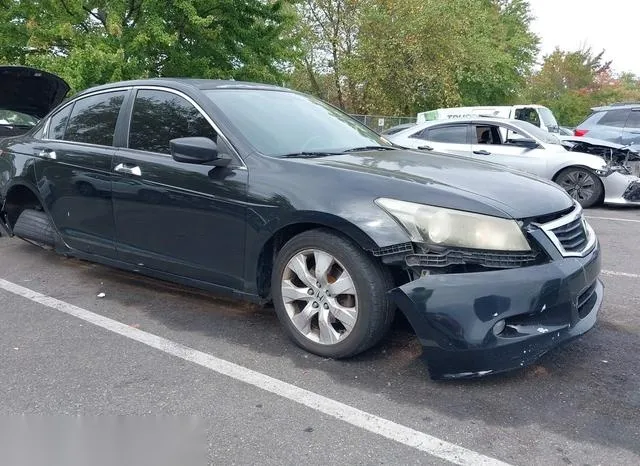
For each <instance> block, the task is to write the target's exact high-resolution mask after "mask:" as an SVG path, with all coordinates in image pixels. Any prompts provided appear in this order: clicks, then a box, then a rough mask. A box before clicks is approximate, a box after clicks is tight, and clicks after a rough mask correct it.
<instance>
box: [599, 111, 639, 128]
mask: <svg viewBox="0 0 640 466" xmlns="http://www.w3.org/2000/svg"><path fill="white" fill-rule="evenodd" d="M629 113H631V110H629V109H624V110H609V111H608V112H606V113H605V114H604V116H603V117H602V118H600V121H599V122H598V125H603V126H614V127H616V128H624V125H625V123H626V122H627V118H629Z"/></svg>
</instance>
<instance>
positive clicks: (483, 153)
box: [473, 150, 491, 155]
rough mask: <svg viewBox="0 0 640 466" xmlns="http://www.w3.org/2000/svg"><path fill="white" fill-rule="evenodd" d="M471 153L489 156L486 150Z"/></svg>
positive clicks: (489, 153)
mask: <svg viewBox="0 0 640 466" xmlns="http://www.w3.org/2000/svg"><path fill="white" fill-rule="evenodd" d="M473 153H474V154H476V155H491V152H489V151H486V150H474V151H473Z"/></svg>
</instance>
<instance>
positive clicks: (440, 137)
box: [429, 125, 467, 144]
mask: <svg viewBox="0 0 640 466" xmlns="http://www.w3.org/2000/svg"><path fill="white" fill-rule="evenodd" d="M429 140H431V141H433V142H449V143H453V144H466V143H467V127H466V126H462V125H458V126H443V127H441V128H431V129H430V130H429Z"/></svg>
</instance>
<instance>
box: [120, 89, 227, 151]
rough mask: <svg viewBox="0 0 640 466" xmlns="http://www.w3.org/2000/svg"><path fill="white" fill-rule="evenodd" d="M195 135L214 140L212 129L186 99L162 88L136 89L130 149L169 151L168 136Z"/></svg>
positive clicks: (130, 132)
mask: <svg viewBox="0 0 640 466" xmlns="http://www.w3.org/2000/svg"><path fill="white" fill-rule="evenodd" d="M196 136H201V137H206V138H210V139H213V140H214V141H215V140H216V132H215V130H214V129H213V128H212V127H211V125H210V124H209V122H208V121H207V120H206V119H205V118H204V117H203V116H202V114H201V113H200V112H199V111H198V110H197V109H196V108H195V107H194V106H193V105H192V104H191V103H189V102H188V101H187V100H186V99H184V98H182V97H180V96H178V95H175V94H172V93H170V92H165V91H138V95H137V96H136V101H135V103H134V106H133V114H132V116H131V128H130V131H129V147H130V148H131V149H137V150H144V151H148V152H158V153H161V154H170V153H171V148H170V147H169V141H170V140H171V139H176V138H186V137H196Z"/></svg>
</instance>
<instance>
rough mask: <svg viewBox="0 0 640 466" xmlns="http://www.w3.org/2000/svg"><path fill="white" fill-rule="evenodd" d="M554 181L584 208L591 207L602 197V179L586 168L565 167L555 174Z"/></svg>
mask: <svg viewBox="0 0 640 466" xmlns="http://www.w3.org/2000/svg"><path fill="white" fill-rule="evenodd" d="M554 181H555V182H556V183H557V184H558V185H560V187H561V188H563V189H564V190H565V191H567V192H568V193H569V195H570V196H571V197H572V198H574V199H575V200H576V201H578V202H579V203H580V205H581V206H582V207H584V208H588V207H592V206H594V205H596V204H598V203H599V202H601V201H602V199H603V198H604V186H603V185H602V181H601V180H600V178H599V177H598V175H596V174H595V173H593V172H592V171H591V170H589V169H587V168H582V167H569V168H565V169H564V170H562V171H560V172H559V173H558V174H557V175H556V176H555V178H554Z"/></svg>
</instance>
